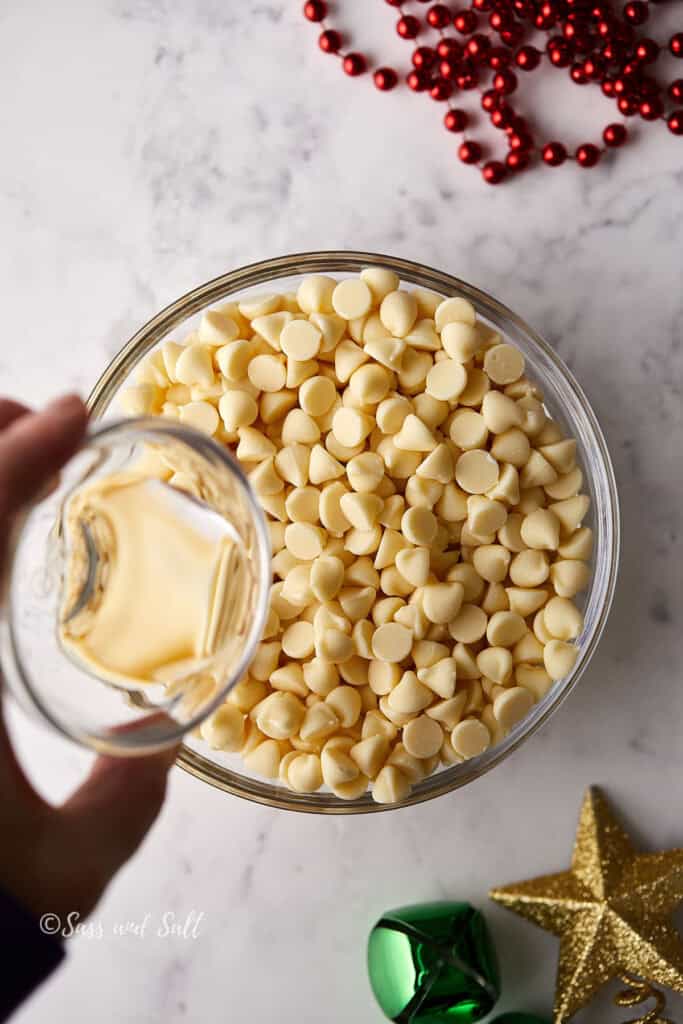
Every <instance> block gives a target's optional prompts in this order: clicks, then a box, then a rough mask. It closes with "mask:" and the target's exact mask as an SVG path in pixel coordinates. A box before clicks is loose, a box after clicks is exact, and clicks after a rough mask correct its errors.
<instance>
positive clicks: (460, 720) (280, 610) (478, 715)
mask: <svg viewBox="0 0 683 1024" xmlns="http://www.w3.org/2000/svg"><path fill="white" fill-rule="evenodd" d="M123 404H124V408H125V410H126V412H127V413H130V414H134V415H140V414H147V413H160V414H161V415H163V416H170V417H174V418H178V419H179V420H180V421H181V422H182V423H186V424H189V425H191V426H193V427H198V428H199V429H201V430H204V431H206V432H207V433H208V434H211V435H213V436H214V437H215V438H216V439H217V440H218V441H219V442H222V443H223V444H225V445H227V446H229V448H230V449H231V450H232V451H234V453H235V454H236V456H237V458H238V460H239V461H240V463H242V465H243V466H244V468H245V470H246V472H247V473H248V475H249V479H250V480H251V483H252V485H253V487H254V489H255V491H256V493H257V494H258V496H259V498H260V500H261V503H262V505H263V508H264V509H265V511H266V513H267V518H268V522H269V527H270V536H271V541H272V549H273V575H274V581H275V582H274V584H273V587H272V593H271V603H270V614H269V617H268V622H267V626H266V629H265V632H264V634H263V640H262V643H261V644H260V646H259V648H258V651H257V653H256V656H255V658H254V660H253V662H252V664H251V666H250V668H249V674H248V676H247V677H245V678H244V679H243V680H242V681H241V682H240V683H238V685H237V686H236V687H235V688H234V690H233V691H232V692H231V693H230V695H229V697H228V699H227V701H226V702H225V703H224V704H223V705H222V706H221V707H220V708H219V709H218V710H217V711H216V712H215V713H214V714H213V715H212V717H211V718H210V719H208V720H207V721H206V722H205V723H204V724H203V725H202V727H201V735H202V737H203V738H204V739H205V740H206V742H207V743H209V744H210V745H211V747H213V748H215V749H219V750H225V751H240V752H241V754H242V757H243V759H244V763H245V766H246V767H247V769H248V770H249V771H250V772H253V773H256V774H259V775H263V776H266V777H267V778H273V779H275V778H278V777H279V779H280V780H281V781H282V782H283V783H285V784H286V785H288V786H289V787H290V788H291V789H292V790H295V791H296V792H298V793H310V792H314V791H315V790H317V789H318V788H319V787H320V786H322V785H323V784H324V785H326V786H328V787H329V789H330V790H331V791H332V792H333V793H334V794H336V795H337V796H338V797H339V798H341V799H353V798H356V797H359V796H360V795H361V794H362V793H363V792H364V791H365V790H366V788H367V787H368V786H369V785H371V786H372V795H373V797H374V799H375V800H376V801H378V802H380V803H387V802H395V801H399V800H402V799H404V798H405V797H406V795H407V794H408V793H409V791H410V787H411V785H413V784H414V783H416V782H417V781H419V780H420V779H422V778H424V777H425V776H427V775H429V774H430V773H431V772H433V771H434V770H435V769H436V768H437V766H438V765H439V764H444V765H452V764H455V763H457V762H460V761H463V760H465V759H467V758H471V757H474V756H476V755H478V754H481V753H483V752H484V751H485V750H487V748H489V747H490V746H491V745H493V744H495V743H498V742H499V741H500V740H501V739H502V738H503V737H504V736H505V735H506V733H507V732H508V731H509V730H510V729H511V728H512V727H513V726H514V725H516V723H518V722H519V721H520V720H521V719H523V718H524V717H525V715H526V714H527V713H528V712H529V710H530V709H531V707H532V706H533V704H534V703H535V702H536V701H538V700H540V699H541V698H542V697H544V696H545V694H546V693H547V692H548V690H549V688H550V687H551V686H552V684H553V681H554V680H559V679H562V678H563V677H564V676H566V675H567V673H568V672H569V671H570V670H571V668H572V667H573V665H574V662H575V660H576V657H577V648H576V646H575V644H574V642H573V641H575V640H576V638H577V637H578V636H579V634H580V633H581V630H582V625H583V622H582V616H581V613H580V611H579V610H578V609H577V607H576V606H575V604H574V602H573V600H572V599H573V598H574V597H575V595H576V594H578V593H580V592H581V591H582V590H584V589H585V588H586V586H587V583H588V580H589V567H588V565H587V559H589V557H590V552H591V542H592V534H591V530H590V529H589V528H587V527H585V526H582V525H581V523H582V521H583V519H584V517H585V516H586V513H587V510H588V504H589V499H588V498H587V497H586V496H585V495H583V494H581V485H582V473H581V470H580V468H579V467H578V466H577V465H576V442H575V441H574V440H572V439H571V438H565V437H563V434H562V431H561V430H560V428H559V426H558V425H557V423H555V422H554V421H553V420H552V419H550V418H549V417H548V416H547V414H546V412H545V410H544V406H543V396H542V394H541V392H540V390H539V388H538V386H537V385H536V384H535V383H534V382H533V381H531V380H529V379H528V378H527V377H526V376H525V373H524V358H523V356H522V354H521V353H520V352H519V350H518V349H517V348H515V347H514V346H512V345H510V344H508V343H506V342H504V341H503V340H502V339H501V337H500V335H499V334H497V333H496V332H494V331H493V330H492V329H491V328H490V327H489V326H487V325H486V324H484V323H482V322H477V318H476V314H475V310H474V308H473V306H472V304H471V303H470V302H468V301H467V300H466V299H464V298H461V297H457V298H446V299H444V298H443V297H442V296H440V295H437V294H435V293H434V292H430V291H425V290H423V289H419V288H416V289H414V290H412V291H408V290H405V289H401V288H400V287H399V280H398V278H397V277H396V275H395V274H394V273H392V272H390V271H388V270H385V269H382V268H379V267H370V268H367V269H365V270H363V271H362V272H361V273H360V276H359V277H358V278H352V279H349V280H343V281H340V282H337V281H335V280H333V279H332V278H330V277H326V276H320V275H316V276H312V277H307V278H305V279H303V280H302V281H301V284H300V285H299V288H298V290H297V292H296V294H295V293H294V292H289V293H286V294H267V295H266V294H260V295H255V296H250V297H248V298H246V299H244V300H242V301H240V302H237V303H228V304H227V305H224V306H222V307H220V308H219V309H214V310H211V311H209V312H207V313H205V314H204V316H203V318H202V320H201V323H200V325H199V328H198V330H197V331H196V332H194V333H193V334H191V335H190V337H188V338H187V339H186V342H185V344H182V345H181V344H176V343H175V342H170V341H169V342H166V343H165V344H164V345H163V346H162V347H161V348H160V349H159V350H157V351H156V352H155V353H153V354H152V355H151V357H149V358H148V360H147V361H146V362H145V364H144V365H143V366H142V367H141V369H140V371H139V379H138V384H137V385H136V386H135V387H132V388H129V389H128V390H127V391H126V392H125V393H124V395H123ZM171 483H173V479H171ZM180 485H181V482H180Z"/></svg>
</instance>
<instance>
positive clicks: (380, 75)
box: [372, 68, 398, 92]
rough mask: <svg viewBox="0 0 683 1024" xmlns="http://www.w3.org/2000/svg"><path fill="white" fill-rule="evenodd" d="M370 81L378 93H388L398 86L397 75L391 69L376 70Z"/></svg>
mask: <svg viewBox="0 0 683 1024" xmlns="http://www.w3.org/2000/svg"><path fill="white" fill-rule="evenodd" d="M372 79H373V81H374V83H375V85H376V86H377V88H378V89H379V90H380V92H389V91H390V90H391V89H395V88H396V86H397V85H398V75H397V74H396V72H395V71H394V69H393V68H377V70H376V71H375V73H374V75H373V76H372Z"/></svg>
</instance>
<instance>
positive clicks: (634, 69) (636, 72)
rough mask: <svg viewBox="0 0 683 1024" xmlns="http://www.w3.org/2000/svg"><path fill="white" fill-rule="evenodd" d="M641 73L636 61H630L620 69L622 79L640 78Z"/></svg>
mask: <svg viewBox="0 0 683 1024" xmlns="http://www.w3.org/2000/svg"><path fill="white" fill-rule="evenodd" d="M642 73H643V69H642V67H641V65H640V64H639V63H638V61H637V60H630V61H629V62H628V63H627V64H624V66H623V68H622V69H621V77H622V78H626V79H629V78H640V76H641V75H642Z"/></svg>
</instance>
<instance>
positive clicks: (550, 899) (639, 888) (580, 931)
mask: <svg viewBox="0 0 683 1024" xmlns="http://www.w3.org/2000/svg"><path fill="white" fill-rule="evenodd" d="M490 896H491V898H492V899H494V900H495V901H496V902H497V903H500V904H502V906H504V907H507V908H508V910H512V911H513V912H514V913H516V914H520V915H521V916H522V917H525V918H526V919H527V920H528V921H532V922H533V923H534V924H536V925H538V926H539V927H541V928H543V929H545V930H546V931H549V932H552V933H553V934H554V935H557V936H558V937H559V939H560V956H559V964H558V970H557V985H556V997H555V1009H554V1014H555V1024H565V1022H566V1021H568V1020H569V1019H570V1018H571V1017H573V1015H574V1014H575V1013H577V1012H578V1010H580V1009H581V1008H582V1007H583V1006H586V1005H587V1004H588V1003H589V1002H590V1001H591V999H592V998H593V996H594V995H595V993H596V992H597V990H598V989H599V988H601V986H602V985H604V984H606V983H607V982H609V981H611V980H612V979H614V978H618V977H620V976H622V975H624V974H630V975H637V976H638V977H640V978H643V979H645V980H646V981H647V982H650V983H652V984H656V985H662V986H665V987H666V988H670V989H672V990H673V991H675V992H683V941H682V940H681V936H680V935H679V933H678V931H677V930H676V928H675V927H674V925H673V923H672V922H671V920H670V915H671V913H672V911H673V910H674V909H675V908H676V906H677V905H678V904H679V903H680V902H681V901H683V849H679V850H669V851H667V852H663V853H639V852H638V851H637V850H636V849H634V847H633V844H632V842H631V839H630V837H629V836H628V834H627V833H626V832H625V831H624V829H623V827H622V826H621V825H620V823H619V822H618V821H617V819H616V818H615V817H614V814H613V812H612V810H611V808H610V806H609V804H608V802H607V800H606V798H605V796H604V795H603V794H602V792H601V791H600V790H599V789H597V788H591V789H589V790H588V792H587V793H586V795H585V797H584V801H583V806H582V808H581V815H580V818H579V826H578V829H577V833H576V841H575V845H574V854H573V857H572V864H571V867H570V869H569V870H568V871H563V872H560V873H559V874H554V875H544V876H542V877H540V878H534V879H531V880H529V881H526V882H518V883H515V884H512V885H506V886H501V887H500V888H496V889H492V890H491V893H490Z"/></svg>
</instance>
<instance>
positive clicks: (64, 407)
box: [45, 394, 83, 417]
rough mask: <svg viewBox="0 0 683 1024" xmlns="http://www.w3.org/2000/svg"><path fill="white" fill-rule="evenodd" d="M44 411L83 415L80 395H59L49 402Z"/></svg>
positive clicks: (63, 414)
mask: <svg viewBox="0 0 683 1024" xmlns="http://www.w3.org/2000/svg"><path fill="white" fill-rule="evenodd" d="M45 411H46V412H49V413H58V414H59V415H60V416H69V417H70V416H75V415H76V414H79V415H81V416H82V415H83V401H82V399H81V397H80V395H76V394H71V395H61V396H60V397H59V398H55V399H54V400H53V401H52V402H50V403H49V405H48V406H47V408H46V409H45Z"/></svg>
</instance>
